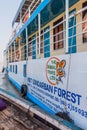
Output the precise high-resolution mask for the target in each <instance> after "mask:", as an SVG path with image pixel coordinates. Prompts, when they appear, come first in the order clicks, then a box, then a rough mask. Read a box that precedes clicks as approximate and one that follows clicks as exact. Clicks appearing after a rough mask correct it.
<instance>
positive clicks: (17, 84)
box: [8, 76, 21, 90]
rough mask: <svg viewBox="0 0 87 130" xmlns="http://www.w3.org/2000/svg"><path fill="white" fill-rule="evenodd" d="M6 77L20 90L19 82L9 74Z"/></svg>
mask: <svg viewBox="0 0 87 130" xmlns="http://www.w3.org/2000/svg"><path fill="white" fill-rule="evenodd" d="M8 79H9V80H10V81H11V82H12V83H13V84H14V85H15V87H16V88H17V89H18V90H21V85H20V84H19V83H17V82H16V81H15V80H14V79H12V78H11V77H10V76H8Z"/></svg>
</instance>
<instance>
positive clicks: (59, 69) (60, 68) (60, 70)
mask: <svg viewBox="0 0 87 130" xmlns="http://www.w3.org/2000/svg"><path fill="white" fill-rule="evenodd" d="M65 65H66V61H65V60H62V61H60V62H57V63H56V83H57V84H58V83H59V81H60V82H61V83H63V81H62V77H64V76H65V70H64V68H65Z"/></svg>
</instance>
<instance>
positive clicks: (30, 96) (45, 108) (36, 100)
mask: <svg viewBox="0 0 87 130" xmlns="http://www.w3.org/2000/svg"><path fill="white" fill-rule="evenodd" d="M27 98H28V99H31V100H32V101H33V102H34V103H36V104H37V105H38V106H40V107H41V108H43V109H44V110H46V111H47V112H49V113H51V114H55V112H54V111H52V110H51V109H50V108H49V107H47V106H46V105H44V104H43V103H42V102H41V101H39V100H38V99H37V98H35V97H34V96H32V95H31V94H29V93H28V94H27Z"/></svg>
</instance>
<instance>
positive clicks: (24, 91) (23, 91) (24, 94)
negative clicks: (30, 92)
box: [21, 84, 27, 97]
mask: <svg viewBox="0 0 87 130" xmlns="http://www.w3.org/2000/svg"><path fill="white" fill-rule="evenodd" d="M21 95H22V97H25V96H26V95H27V85H26V84H23V85H22V86H21Z"/></svg>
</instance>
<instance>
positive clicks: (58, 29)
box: [53, 18, 64, 50]
mask: <svg viewBox="0 0 87 130" xmlns="http://www.w3.org/2000/svg"><path fill="white" fill-rule="evenodd" d="M62 21H63V18H61V19H59V20H58V21H56V22H54V24H53V25H54V29H53V41H54V45H53V48H54V50H58V49H60V48H63V47H64V41H63V23H61V24H59V23H60V22H62ZM57 24H59V25H58V26H57Z"/></svg>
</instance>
